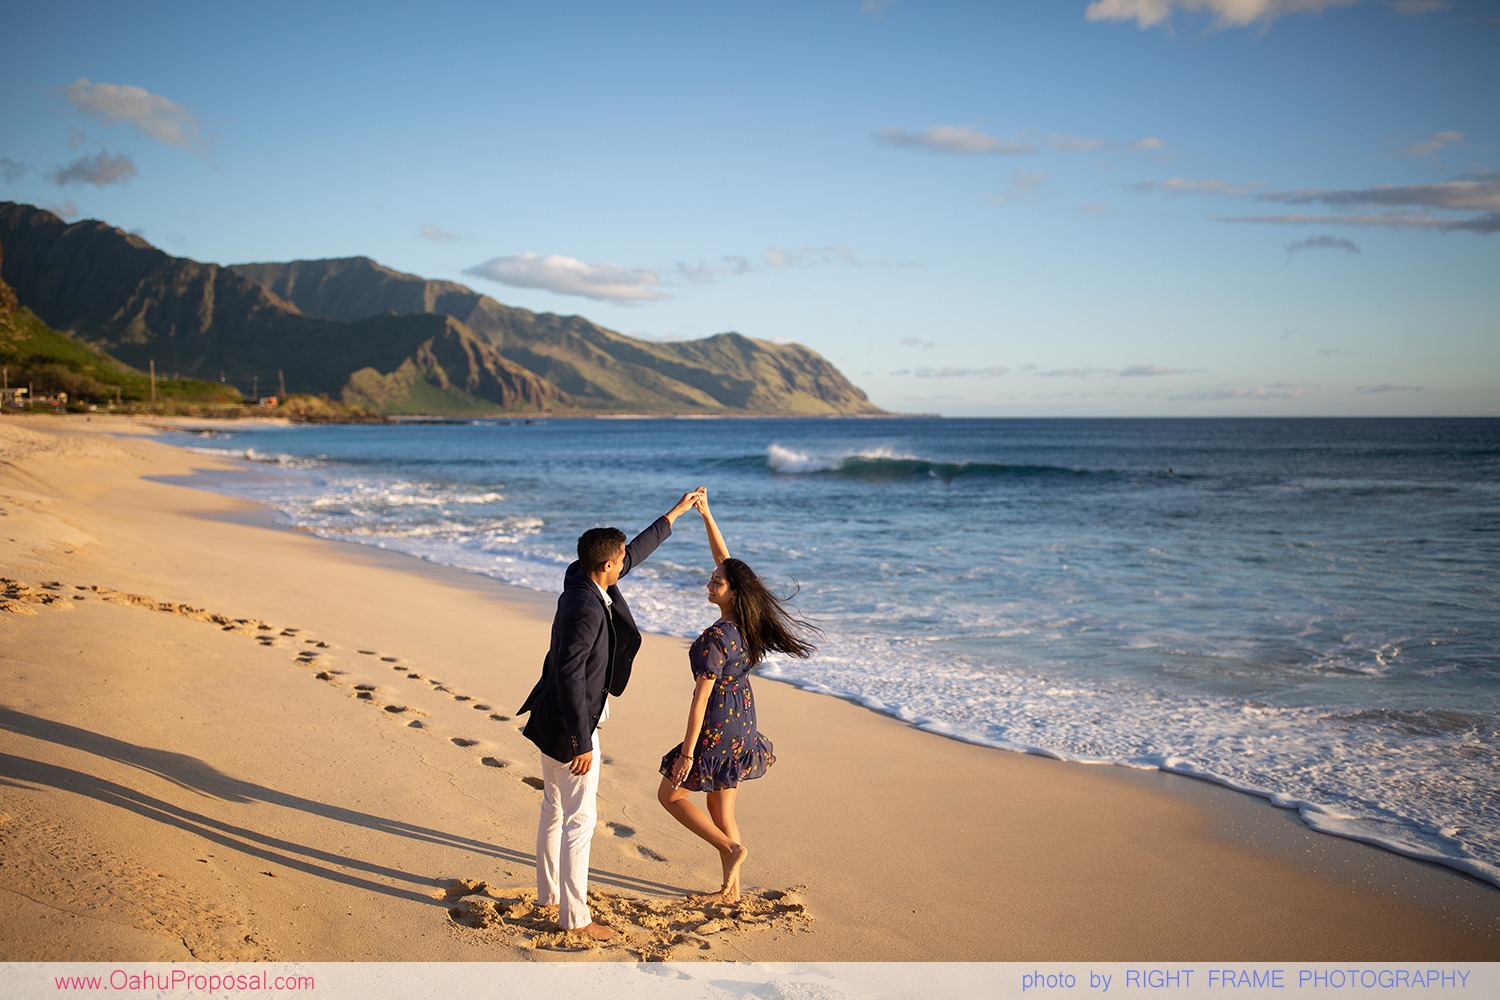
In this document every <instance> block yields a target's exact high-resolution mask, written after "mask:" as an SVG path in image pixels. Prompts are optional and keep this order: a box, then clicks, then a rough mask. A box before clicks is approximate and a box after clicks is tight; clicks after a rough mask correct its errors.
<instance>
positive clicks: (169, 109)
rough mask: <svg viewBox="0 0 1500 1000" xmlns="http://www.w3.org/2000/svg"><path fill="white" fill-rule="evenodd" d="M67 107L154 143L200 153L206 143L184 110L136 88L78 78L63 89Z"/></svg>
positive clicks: (158, 96) (163, 98) (206, 145)
mask: <svg viewBox="0 0 1500 1000" xmlns="http://www.w3.org/2000/svg"><path fill="white" fill-rule="evenodd" d="M63 93H64V95H65V96H66V97H67V99H68V103H70V104H72V105H73V107H75V108H77V109H78V110H79V111H81V112H83V113H84V114H85V115H88V116H89V117H90V118H92V119H94V121H96V122H99V123H100V124H101V125H114V124H116V123H118V122H125V123H126V124H128V125H133V126H135V128H137V129H139V130H140V131H141V133H142V134H144V135H146V136H149V137H150V138H152V139H155V140H156V141H157V142H162V143H166V144H167V145H168V146H176V147H177V148H179V149H186V150H190V151H192V152H195V153H201V152H203V151H205V150H206V149H207V148H208V145H209V144H208V141H207V140H206V139H205V138H204V137H203V135H202V134H201V133H200V132H199V130H198V123H197V121H196V120H194V118H193V116H192V115H191V114H189V113H188V110H187V109H186V108H184V107H183V106H182V105H180V104H176V103H174V102H172V101H169V100H168V99H167V98H165V97H162V96H161V95H159V94H153V93H151V92H150V91H148V90H144V89H142V88H140V87H134V86H130V85H129V84H118V83H91V82H89V81H88V80H86V79H83V78H79V79H77V80H74V81H73V82H72V83H70V84H69V85H68V86H67V87H65V88H63Z"/></svg>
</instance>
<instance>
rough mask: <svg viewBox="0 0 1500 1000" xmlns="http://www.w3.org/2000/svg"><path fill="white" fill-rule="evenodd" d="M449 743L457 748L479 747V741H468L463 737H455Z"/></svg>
mask: <svg viewBox="0 0 1500 1000" xmlns="http://www.w3.org/2000/svg"><path fill="white" fill-rule="evenodd" d="M449 742H451V743H452V744H453V745H454V746H456V747H475V746H478V745H479V741H478V740H466V739H464V738H463V737H462V736H455V737H453V739H452V740H450V741H449Z"/></svg>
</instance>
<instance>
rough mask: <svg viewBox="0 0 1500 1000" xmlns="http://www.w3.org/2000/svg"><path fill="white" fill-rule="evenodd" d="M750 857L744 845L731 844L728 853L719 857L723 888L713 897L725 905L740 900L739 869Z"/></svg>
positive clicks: (748, 849) (748, 850)
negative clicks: (722, 871)
mask: <svg viewBox="0 0 1500 1000" xmlns="http://www.w3.org/2000/svg"><path fill="white" fill-rule="evenodd" d="M749 856H750V848H748V847H746V846H745V845H744V844H731V845H730V847H729V853H727V854H722V855H720V859H721V860H722V861H723V863H724V888H722V889H720V890H719V891H718V892H717V893H715V895H716V896H717V897H718V898H719V899H720V900H721V901H722V902H725V903H734V902H737V901H738V900H739V898H740V868H741V867H742V866H743V865H744V864H745V859H746V858H748V857H749Z"/></svg>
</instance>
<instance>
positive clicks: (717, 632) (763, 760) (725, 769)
mask: <svg viewBox="0 0 1500 1000" xmlns="http://www.w3.org/2000/svg"><path fill="white" fill-rule="evenodd" d="M688 663H689V664H690V665H691V666H692V668H693V677H694V678H698V677H712V678H713V679H714V686H713V691H712V692H711V693H710V694H709V696H708V707H707V708H706V709H705V711H704V713H703V730H702V732H701V733H700V734H699V735H698V745H697V747H696V748H695V750H694V753H693V766H692V769H691V770H689V771H688V775H687V779H686V780H684V781H683V783H682V787H683V788H686V789H689V790H690V791H694V792H716V791H719V790H720V789H724V788H734V787H736V786H737V785H738V784H739V783H740V782H741V781H749V780H750V779H751V778H759V777H760V776H761V775H763V774H765V773H766V768H768V767H770V766H771V765H772V764H774V763H776V755H775V754H774V753H773V752H772V750H771V741H770V740H768V739H766V738H765V737H764V736H762V735H761V734H760V733H759V732H758V731H757V730H756V728H755V699H754V697H753V696H752V695H751V693H750V658H749V656H748V655H747V654H746V651H745V641H744V639H743V638H741V637H740V632H739V629H737V628H735V626H734V624H733V623H732V622H717V623H716V624H714V625H711V626H709V627H708V628H707V629H705V630H704V632H703V634H702V635H700V636H699V637H698V638H697V639H696V640H695V641H694V642H693V645H692V648H691V649H689V650H688ZM680 750H681V744H678V745H677V746H675V747H673V748H672V749H671V750H669V751H667V753H666V756H664V757H662V759H661V773H662V774H664V775H666V776H668V777H670V776H671V774H672V765H673V764H674V763H675V762H676V761H677V756H678V753H679V752H680Z"/></svg>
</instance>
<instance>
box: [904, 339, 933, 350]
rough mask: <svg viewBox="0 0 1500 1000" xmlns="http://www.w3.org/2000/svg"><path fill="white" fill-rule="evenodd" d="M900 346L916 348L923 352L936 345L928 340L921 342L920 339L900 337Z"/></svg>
mask: <svg viewBox="0 0 1500 1000" xmlns="http://www.w3.org/2000/svg"><path fill="white" fill-rule="evenodd" d="M901 346H902V347H916V348H920V349H921V350H924V351H930V350H932V349H933V348H934V347H936V346H937V345H936V344H934V343H933V342H932V341H930V340H923V339H922V338H921V337H902V338H901Z"/></svg>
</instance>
